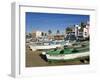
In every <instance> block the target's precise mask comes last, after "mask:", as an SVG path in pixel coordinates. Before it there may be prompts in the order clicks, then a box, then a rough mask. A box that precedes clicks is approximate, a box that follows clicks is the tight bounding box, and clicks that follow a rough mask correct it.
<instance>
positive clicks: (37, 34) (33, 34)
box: [32, 31, 42, 38]
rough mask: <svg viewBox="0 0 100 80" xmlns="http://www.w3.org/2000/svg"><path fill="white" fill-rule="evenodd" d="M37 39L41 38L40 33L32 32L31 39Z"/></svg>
mask: <svg viewBox="0 0 100 80" xmlns="http://www.w3.org/2000/svg"><path fill="white" fill-rule="evenodd" d="M39 37H42V32H41V31H33V32H32V38H39Z"/></svg>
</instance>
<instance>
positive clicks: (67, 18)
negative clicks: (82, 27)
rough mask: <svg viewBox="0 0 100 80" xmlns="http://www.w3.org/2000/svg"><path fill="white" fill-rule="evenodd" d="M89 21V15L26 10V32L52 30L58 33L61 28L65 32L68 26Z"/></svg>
mask: <svg viewBox="0 0 100 80" xmlns="http://www.w3.org/2000/svg"><path fill="white" fill-rule="evenodd" d="M87 21H89V15H78V14H77V15H76V14H58V13H57V14H56V13H34V12H26V32H32V31H43V32H48V30H51V31H52V33H56V32H57V30H59V31H60V33H63V32H64V31H65V28H66V27H70V25H75V24H80V23H81V22H85V23H86V22H87Z"/></svg>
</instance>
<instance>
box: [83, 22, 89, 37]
mask: <svg viewBox="0 0 100 80" xmlns="http://www.w3.org/2000/svg"><path fill="white" fill-rule="evenodd" d="M89 27H90V25H89V23H88V22H87V24H86V27H85V28H84V29H83V37H84V38H88V37H89V35H90V34H89Z"/></svg>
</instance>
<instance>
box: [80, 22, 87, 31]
mask: <svg viewBox="0 0 100 80" xmlns="http://www.w3.org/2000/svg"><path fill="white" fill-rule="evenodd" d="M80 27H81V28H80V31H81V32H82V31H83V28H85V27H86V24H85V23H84V22H81V23H80Z"/></svg>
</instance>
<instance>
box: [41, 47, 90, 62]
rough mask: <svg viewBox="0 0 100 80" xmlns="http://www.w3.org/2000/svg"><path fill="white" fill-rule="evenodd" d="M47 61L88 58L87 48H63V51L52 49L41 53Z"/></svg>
mask: <svg viewBox="0 0 100 80" xmlns="http://www.w3.org/2000/svg"><path fill="white" fill-rule="evenodd" d="M42 54H43V55H45V56H46V58H47V60H48V61H52V60H70V59H75V58H80V57H86V56H89V48H80V49H73V48H64V49H53V50H49V51H47V52H43V53H42Z"/></svg>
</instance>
